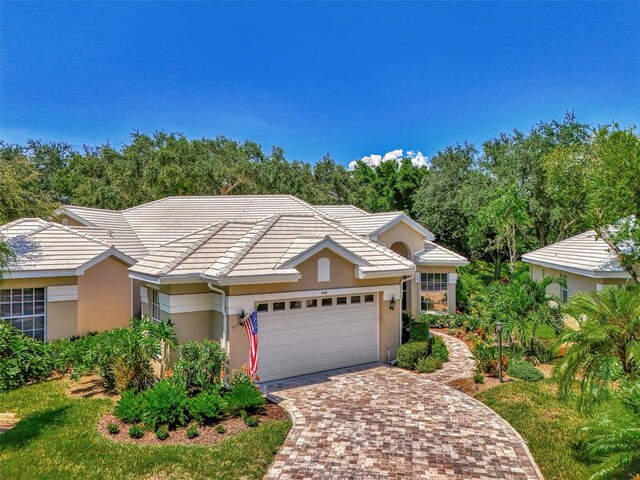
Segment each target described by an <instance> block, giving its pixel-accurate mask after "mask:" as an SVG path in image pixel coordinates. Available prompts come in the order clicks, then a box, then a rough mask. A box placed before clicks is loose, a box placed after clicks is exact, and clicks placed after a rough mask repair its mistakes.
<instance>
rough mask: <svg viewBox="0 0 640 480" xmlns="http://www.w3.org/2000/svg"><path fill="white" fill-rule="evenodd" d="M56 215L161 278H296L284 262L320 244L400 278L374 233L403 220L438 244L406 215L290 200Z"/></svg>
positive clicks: (363, 269) (195, 199)
mask: <svg viewBox="0 0 640 480" xmlns="http://www.w3.org/2000/svg"><path fill="white" fill-rule="evenodd" d="M59 213H62V214H67V215H69V216H70V217H71V218H74V219H75V220H77V221H79V222H80V223H83V224H85V225H86V226H84V227H71V228H74V229H77V230H78V231H84V232H86V233H87V234H90V235H92V236H94V237H95V238H98V239H100V240H101V241H103V242H106V243H108V244H110V245H115V246H116V247H117V248H118V249H120V250H122V251H123V252H125V253H127V254H128V255H130V256H132V257H134V258H135V259H136V260H138V263H137V264H136V265H135V267H133V268H132V269H131V270H132V272H135V273H138V274H141V275H151V276H156V277H158V276H160V277H162V276H172V277H178V276H183V277H184V276H187V277H198V276H200V275H203V276H205V277H206V278H216V279H217V278H225V279H227V280H231V279H234V278H235V279H241V278H246V277H248V276H254V277H255V276H264V275H276V276H286V275H296V274H298V273H297V271H296V270H295V269H293V268H285V267H284V266H283V265H284V264H285V263H286V262H288V261H289V260H290V259H291V258H293V257H295V256H296V255H300V254H303V253H304V252H307V251H309V249H311V248H313V247H314V246H317V244H318V243H319V242H321V241H323V240H326V241H328V242H329V244H328V245H333V246H335V248H336V250H337V251H344V252H349V253H350V254H351V255H353V256H354V257H352V258H362V259H363V262H364V264H363V265H359V266H358V268H359V275H361V276H363V277H367V276H369V277H370V276H374V275H378V276H382V275H385V274H387V275H389V276H396V275H398V273H397V272H406V271H407V269H414V268H415V266H414V265H413V263H412V262H410V261H407V260H406V259H404V258H402V257H400V256H398V255H396V254H395V253H393V252H392V251H391V250H389V249H387V248H386V247H384V246H382V245H380V244H378V243H376V242H375V241H374V240H375V238H376V236H377V234H379V233H380V232H382V231H384V230H385V229H387V228H389V227H390V226H392V225H395V224H396V223H399V222H405V223H406V224H408V225H409V226H410V227H411V228H413V229H414V230H416V231H417V232H419V233H420V234H422V235H423V236H424V238H425V239H429V240H433V234H431V232H429V231H428V230H426V229H425V228H424V227H422V226H421V225H419V224H418V223H416V222H415V221H414V220H412V219H411V218H409V217H408V216H407V215H405V214H404V213H403V212H387V213H377V214H369V213H367V212H364V211H363V210H361V209H359V208H357V207H354V206H352V205H318V206H314V205H310V204H309V203H307V202H304V201H302V200H300V199H298V198H296V197H293V196H291V195H230V196H191V197H167V198H163V199H161V200H156V201H154V202H150V203H147V204H144V205H139V206H137V207H133V208H130V209H127V210H122V211H117V212H116V211H110V210H101V209H92V208H87V207H74V206H65V207H62V208H61V209H60V210H59ZM434 245H435V244H434ZM341 249H343V250H341ZM444 252H448V254H449V256H448V257H447V256H446V255H445V254H444ZM436 254H438V255H440V257H439V259H440V261H444V260H445V257H446V258H449V259H450V260H451V261H453V262H454V263H453V264H459V262H462V261H466V260H464V259H463V258H462V257H460V256H456V254H454V253H453V252H449V251H448V250H446V249H442V250H438V251H437V252H436ZM432 255H433V254H432ZM460 259H462V260H460ZM455 262H457V263H455ZM432 264H433V263H432ZM400 274H402V273H400Z"/></svg>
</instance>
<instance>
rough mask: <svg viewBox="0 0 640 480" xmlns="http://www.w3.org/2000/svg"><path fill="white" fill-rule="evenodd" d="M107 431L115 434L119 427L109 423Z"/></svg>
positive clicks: (118, 431)
mask: <svg viewBox="0 0 640 480" xmlns="http://www.w3.org/2000/svg"><path fill="white" fill-rule="evenodd" d="M107 432H109V433H110V434H111V435H116V434H117V433H120V427H119V426H118V425H117V424H116V423H110V424H109V425H107Z"/></svg>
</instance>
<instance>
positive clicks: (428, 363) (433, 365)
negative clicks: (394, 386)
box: [416, 357, 442, 373]
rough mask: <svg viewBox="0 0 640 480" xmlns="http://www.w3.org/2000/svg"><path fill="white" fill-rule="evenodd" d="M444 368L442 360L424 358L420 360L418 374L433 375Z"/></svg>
mask: <svg viewBox="0 0 640 480" xmlns="http://www.w3.org/2000/svg"><path fill="white" fill-rule="evenodd" d="M439 368H442V360H440V358H438V357H424V358H421V359H420V360H418V363H417V364H416V370H417V371H418V373H431V372H435V371H436V370H438V369H439Z"/></svg>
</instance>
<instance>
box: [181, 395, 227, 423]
mask: <svg viewBox="0 0 640 480" xmlns="http://www.w3.org/2000/svg"><path fill="white" fill-rule="evenodd" d="M225 405H226V404H225V401H224V399H223V398H222V397H221V396H220V394H218V393H209V392H202V393H199V394H198V395H196V396H195V397H191V398H190V399H189V415H190V416H191V418H192V419H193V420H194V421H196V422H198V423H200V424H203V423H207V422H213V421H215V420H218V419H219V418H220V417H221V416H222V413H223V412H224V410H225Z"/></svg>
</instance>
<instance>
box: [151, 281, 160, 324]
mask: <svg viewBox="0 0 640 480" xmlns="http://www.w3.org/2000/svg"><path fill="white" fill-rule="evenodd" d="M149 293H150V295H149V318H151V320H153V321H154V322H159V321H160V290H159V289H157V288H152V287H149ZM156 308H157V316H156Z"/></svg>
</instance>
